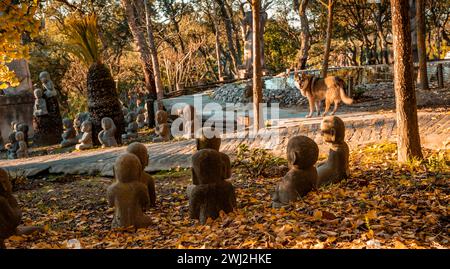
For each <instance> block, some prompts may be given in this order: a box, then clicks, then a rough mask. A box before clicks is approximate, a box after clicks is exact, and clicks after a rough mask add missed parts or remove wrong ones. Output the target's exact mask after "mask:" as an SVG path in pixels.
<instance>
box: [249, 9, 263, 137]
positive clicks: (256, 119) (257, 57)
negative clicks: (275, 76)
mask: <svg viewBox="0 0 450 269" xmlns="http://www.w3.org/2000/svg"><path fill="white" fill-rule="evenodd" d="M260 14H261V0H252V19H253V21H252V27H253V129H254V131H255V132H257V131H258V130H259V129H260V128H262V127H263V126H262V125H263V124H262V114H261V111H260V107H259V106H260V104H261V102H262V79H261V77H262V76H261V75H262V73H261V71H262V70H261V43H260V38H259V36H260V32H261V28H260V22H259V21H260Z"/></svg>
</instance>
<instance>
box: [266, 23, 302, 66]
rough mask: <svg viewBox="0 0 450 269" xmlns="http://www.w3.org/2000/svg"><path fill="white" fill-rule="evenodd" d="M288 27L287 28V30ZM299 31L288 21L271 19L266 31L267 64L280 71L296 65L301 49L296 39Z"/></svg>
mask: <svg viewBox="0 0 450 269" xmlns="http://www.w3.org/2000/svg"><path fill="white" fill-rule="evenodd" d="M286 29H287V30H286ZM298 35H299V33H298V32H297V31H296V30H295V29H293V28H292V27H291V26H290V25H289V24H287V23H282V22H281V23H280V22H277V21H274V20H269V21H268V22H267V24H266V28H265V32H264V55H265V59H266V64H267V66H268V67H269V69H271V70H272V71H274V72H276V73H278V72H282V71H284V70H286V68H287V67H289V66H292V65H294V63H295V61H296V56H297V53H298V50H299V44H298V42H293V40H294V41H295V40H296V39H295V38H296V36H298Z"/></svg>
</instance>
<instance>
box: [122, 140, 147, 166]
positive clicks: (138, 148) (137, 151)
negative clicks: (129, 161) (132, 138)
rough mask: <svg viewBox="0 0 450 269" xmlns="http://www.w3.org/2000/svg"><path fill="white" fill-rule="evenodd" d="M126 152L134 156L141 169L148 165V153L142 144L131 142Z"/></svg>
mask: <svg viewBox="0 0 450 269" xmlns="http://www.w3.org/2000/svg"><path fill="white" fill-rule="evenodd" d="M127 152H128V153H131V154H134V155H136V156H137V157H138V158H139V160H140V161H141V165H142V167H143V168H144V167H146V166H147V165H148V151H147V147H146V146H144V144H142V143H139V142H133V143H131V144H130V145H128V147H127Z"/></svg>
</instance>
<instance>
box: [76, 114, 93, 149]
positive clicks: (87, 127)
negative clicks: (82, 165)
mask: <svg viewBox="0 0 450 269" xmlns="http://www.w3.org/2000/svg"><path fill="white" fill-rule="evenodd" d="M81 131H82V132H83V136H82V137H81V139H80V140H78V143H79V144H77V145H76V146H75V148H76V149H78V150H85V149H91V148H93V147H94V145H93V144H92V123H91V122H90V121H88V120H87V121H84V122H83V123H82V124H81Z"/></svg>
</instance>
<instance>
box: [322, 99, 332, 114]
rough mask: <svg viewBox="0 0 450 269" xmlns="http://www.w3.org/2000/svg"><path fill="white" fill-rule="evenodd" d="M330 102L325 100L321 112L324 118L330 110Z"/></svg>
mask: <svg viewBox="0 0 450 269" xmlns="http://www.w3.org/2000/svg"><path fill="white" fill-rule="evenodd" d="M330 105H331V102H330V101H329V100H328V99H325V111H324V112H323V115H324V116H326V115H327V114H328V110H330Z"/></svg>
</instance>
